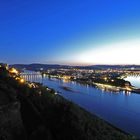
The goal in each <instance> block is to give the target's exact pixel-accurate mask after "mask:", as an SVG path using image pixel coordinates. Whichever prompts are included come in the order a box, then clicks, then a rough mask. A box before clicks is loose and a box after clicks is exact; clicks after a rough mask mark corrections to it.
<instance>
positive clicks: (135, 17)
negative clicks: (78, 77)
mask: <svg viewBox="0 0 140 140" xmlns="http://www.w3.org/2000/svg"><path fill="white" fill-rule="evenodd" d="M139 4H140V2H139V1H138V0H133V1H132V0H117V1H111V0H100V1H97V0H94V1H93V0H87V1H84V0H82V1H81V0H75V1H74V0H71V1H67V2H66V1H64V0H60V1H59V2H58V1H56V0H53V1H51V0H48V1H45V0H42V1H38V0H35V1H33V0H29V1H27V0H24V1H23V0H21V1H16V0H14V1H9V0H7V1H2V2H0V18H1V22H0V30H1V32H0V49H1V53H0V54H1V55H0V60H1V61H2V62H6V63H9V64H15V63H24V64H29V63H45V64H68V65H94V64H121V65H124V64H136V65H140V61H139V51H140V40H139V38H140V9H139Z"/></svg>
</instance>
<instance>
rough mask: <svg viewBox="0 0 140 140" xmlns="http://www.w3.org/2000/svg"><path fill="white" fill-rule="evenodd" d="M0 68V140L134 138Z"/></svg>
mask: <svg viewBox="0 0 140 140" xmlns="http://www.w3.org/2000/svg"><path fill="white" fill-rule="evenodd" d="M36 85H37V86H36V87H29V84H28V83H19V82H18V81H16V80H15V79H14V78H13V77H11V76H10V75H9V73H8V71H6V70H5V69H1V70H0V140H133V139H135V138H134V137H132V136H128V135H127V134H124V133H123V132H121V131H119V130H117V129H116V128H114V127H112V126H110V125H109V124H107V123H106V122H104V121H103V120H101V119H99V118H97V117H96V116H93V115H91V114H89V113H88V112H86V111H85V110H83V109H82V108H80V107H78V106H77V105H75V104H73V103H72V102H69V101H67V100H65V99H64V98H62V97H61V96H59V95H55V94H54V91H53V90H47V88H46V87H43V86H41V85H39V84H36Z"/></svg>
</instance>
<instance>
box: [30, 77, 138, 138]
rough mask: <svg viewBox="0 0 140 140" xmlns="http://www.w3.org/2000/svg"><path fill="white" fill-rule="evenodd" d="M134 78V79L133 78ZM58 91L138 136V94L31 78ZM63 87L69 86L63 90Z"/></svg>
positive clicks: (70, 82)
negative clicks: (68, 88)
mask: <svg viewBox="0 0 140 140" xmlns="http://www.w3.org/2000/svg"><path fill="white" fill-rule="evenodd" d="M133 80H134V79H133ZM32 81H35V82H43V84H44V85H47V86H48V87H50V88H53V89H55V90H56V91H60V92H61V93H59V94H61V95H62V96H63V97H64V98H66V99H68V100H70V101H73V102H74V103H76V104H78V105H79V106H81V107H83V108H84V109H86V110H87V111H89V112H90V113H92V114H95V115H97V116H99V117H100V118H102V119H104V120H106V121H107V122H109V123H111V124H112V125H114V126H116V127H117V128H120V129H122V130H124V131H125V132H128V133H130V134H133V135H135V136H137V137H140V108H139V107H140V94H135V93H124V92H119V93H113V92H106V91H102V90H100V89H96V88H94V87H90V86H88V85H81V84H79V83H76V82H72V81H69V82H68V81H67V82H66V81H63V80H59V79H55V78H51V79H49V78H48V77H45V78H43V79H41V76H38V78H35V79H32ZM62 86H63V87H70V89H71V90H69V91H68V90H65V89H64V88H62Z"/></svg>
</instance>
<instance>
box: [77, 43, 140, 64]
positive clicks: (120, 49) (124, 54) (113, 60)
mask: <svg viewBox="0 0 140 140" xmlns="http://www.w3.org/2000/svg"><path fill="white" fill-rule="evenodd" d="M139 55H140V40H131V41H123V42H119V43H114V44H109V45H105V46H99V47H96V49H95V48H94V49H90V50H87V51H85V52H82V53H81V54H80V55H79V56H78V57H77V60H78V61H79V62H80V63H84V64H140V58H139Z"/></svg>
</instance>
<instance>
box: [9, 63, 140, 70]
mask: <svg viewBox="0 0 140 140" xmlns="http://www.w3.org/2000/svg"><path fill="white" fill-rule="evenodd" d="M10 67H15V68H18V69H27V70H35V71H38V70H40V69H42V70H47V69H61V68H66V69H67V68H79V69H131V68H135V69H140V65H91V66H69V65H59V64H38V63H34V64H14V65H10Z"/></svg>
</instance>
